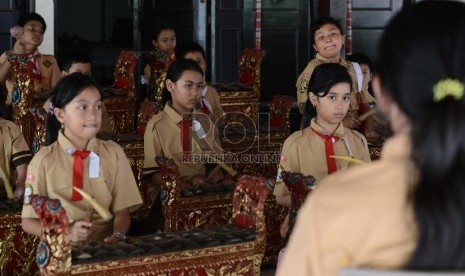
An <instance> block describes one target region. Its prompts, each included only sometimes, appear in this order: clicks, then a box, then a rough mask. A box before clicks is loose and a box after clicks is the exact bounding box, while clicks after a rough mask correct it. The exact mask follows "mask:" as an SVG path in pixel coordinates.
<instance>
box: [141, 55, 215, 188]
mask: <svg viewBox="0 0 465 276" xmlns="http://www.w3.org/2000/svg"><path fill="white" fill-rule="evenodd" d="M199 76H200V78H199ZM202 88H203V71H202V69H201V68H200V67H199V65H198V64H197V63H196V62H195V61H192V60H188V59H184V58H180V59H177V60H175V61H174V62H173V63H172V65H171V66H170V68H169V69H168V74H167V80H166V89H167V91H169V93H170V94H171V98H172V101H168V102H167V103H166V104H165V107H164V109H163V111H161V112H160V113H158V114H157V115H155V116H154V117H153V118H152V119H151V120H150V121H149V122H148V124H147V128H146V131H145V136H144V155H145V159H144V174H145V175H152V182H153V183H155V184H156V185H157V186H159V185H160V184H161V173H160V172H159V168H158V165H157V164H156V162H155V156H165V157H168V158H171V159H173V160H174V161H175V162H176V165H177V166H178V167H179V173H180V176H181V180H182V181H184V182H185V184H188V183H192V184H193V185H203V184H207V183H214V184H215V183H217V182H219V181H220V180H223V179H224V176H223V174H222V171H221V168H220V167H219V166H216V167H215V168H214V169H213V170H212V171H211V172H208V171H207V168H206V166H205V164H204V163H202V162H198V161H194V160H192V159H190V158H192V157H196V156H200V155H201V154H206V155H208V154H221V153H222V149H221V148H220V142H219V138H218V135H217V132H216V130H215V128H214V125H213V122H212V121H211V119H210V118H209V117H208V116H206V115H205V114H203V113H202V112H199V111H197V110H195V105H196V103H197V101H198V99H199V98H200V92H201V89H202ZM165 92H166V91H165ZM184 124H187V128H184V127H185V126H184ZM183 128H184V129H183ZM186 137H187V140H186ZM185 141H188V142H189V143H188V145H187V148H186V145H185Z"/></svg>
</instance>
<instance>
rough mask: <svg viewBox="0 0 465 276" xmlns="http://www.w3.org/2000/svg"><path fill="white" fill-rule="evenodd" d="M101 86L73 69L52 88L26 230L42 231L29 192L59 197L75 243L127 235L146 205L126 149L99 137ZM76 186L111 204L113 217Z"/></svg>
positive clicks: (30, 179)
mask: <svg viewBox="0 0 465 276" xmlns="http://www.w3.org/2000/svg"><path fill="white" fill-rule="evenodd" d="M97 87H98V86H97V85H96V83H95V82H94V81H93V80H92V79H91V78H90V77H88V76H85V75H83V74H81V73H74V74H71V75H68V76H66V77H64V78H63V79H62V80H61V81H60V82H59V83H58V84H57V86H56V88H55V89H54V91H53V96H52V99H51V102H52V104H53V106H54V108H53V112H51V113H50V114H49V116H48V119H47V137H46V144H47V145H48V146H46V147H44V148H42V149H40V151H39V152H38V153H37V154H36V155H35V156H34V158H33V159H32V161H31V163H30V164H29V166H28V170H27V176H26V192H25V196H24V198H25V200H24V202H25V203H24V207H23V212H22V218H23V229H24V231H26V232H27V233H30V234H33V235H36V236H40V234H41V233H40V231H41V230H40V229H41V227H40V222H39V221H38V219H37V215H36V214H35V212H34V210H33V209H32V207H31V206H30V205H28V196H29V195H30V194H39V195H42V196H48V197H50V198H53V199H59V200H60V202H61V204H62V206H63V208H64V209H65V210H66V213H67V215H68V218H69V220H70V222H71V223H72V226H71V241H73V242H78V241H85V240H93V241H99V240H105V241H106V242H110V241H114V240H117V239H121V238H124V235H125V234H126V232H127V231H128V229H129V224H130V215H129V213H130V211H132V210H134V209H136V208H137V207H138V206H139V205H140V204H141V203H142V199H141V197H140V194H139V191H138V188H137V185H136V182H135V179H134V176H133V174H132V171H131V168H130V165H129V162H128V160H127V158H126V156H125V154H124V152H123V150H122V149H121V147H120V146H119V145H118V144H116V143H115V142H112V141H102V140H99V139H97V138H95V136H96V134H97V132H98V131H99V129H100V125H101V121H102V110H101V107H102V98H101V92H100V90H98V88H97ZM60 126H61V129H60ZM73 187H80V188H81V189H83V190H84V191H86V192H88V193H89V194H91V195H92V196H93V197H94V198H95V199H96V200H97V201H98V202H99V203H101V204H102V205H103V206H104V207H106V208H108V210H109V211H110V212H111V213H112V214H113V216H114V218H113V220H111V221H109V222H105V221H103V219H102V218H101V217H100V215H99V214H98V213H96V212H95V211H94V210H93V208H92V207H91V205H90V204H89V203H88V202H87V201H85V200H83V199H82V197H81V196H80V195H79V194H78V193H76V192H74V190H73Z"/></svg>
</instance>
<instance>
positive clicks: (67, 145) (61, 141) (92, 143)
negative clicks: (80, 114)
mask: <svg viewBox="0 0 465 276" xmlns="http://www.w3.org/2000/svg"><path fill="white" fill-rule="evenodd" d="M57 141H58V145H60V147H61V148H62V149H63V150H64V151H65V152H66V153H67V154H68V155H72V154H73V152H74V151H75V150H76V147H75V146H74V145H73V143H72V142H71V141H70V140H69V139H68V138H66V136H65V135H64V134H63V132H62V131H61V130H60V131H58V139H57ZM96 149H97V138H92V139H90V140H89V143H87V147H86V150H88V151H93V152H96Z"/></svg>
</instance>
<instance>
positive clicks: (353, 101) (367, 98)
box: [296, 53, 374, 116]
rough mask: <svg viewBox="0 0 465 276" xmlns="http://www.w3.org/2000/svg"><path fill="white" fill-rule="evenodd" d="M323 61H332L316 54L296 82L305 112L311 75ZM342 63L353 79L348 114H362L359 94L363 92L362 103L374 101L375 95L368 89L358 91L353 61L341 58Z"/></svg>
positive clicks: (300, 104)
mask: <svg viewBox="0 0 465 276" xmlns="http://www.w3.org/2000/svg"><path fill="white" fill-rule="evenodd" d="M323 63H330V61H329V60H328V59H326V58H324V57H322V56H321V55H320V54H318V53H317V54H316V57H315V58H314V59H312V60H310V62H309V63H308V64H307V67H305V69H304V70H303V71H302V73H300V75H299V78H298V79H297V82H296V88H297V103H298V104H299V111H300V112H301V113H302V112H303V107H304V106H305V102H306V101H307V99H308V83H309V81H310V77H311V76H312V73H313V71H314V70H315V67H317V66H318V65H320V64H323ZM339 64H340V65H342V66H344V67H346V68H347V72H348V73H349V75H350V78H351V79H352V90H351V91H352V92H351V94H350V107H349V112H348V114H352V115H355V116H358V115H361V114H359V112H358V110H359V101H358V94H359V93H361V97H362V103H372V102H374V99H373V97H372V96H371V95H370V94H369V93H368V91H361V92H358V85H357V83H358V82H357V74H356V73H355V69H354V66H353V65H352V63H350V62H348V61H346V60H344V59H342V58H341V61H340V62H339Z"/></svg>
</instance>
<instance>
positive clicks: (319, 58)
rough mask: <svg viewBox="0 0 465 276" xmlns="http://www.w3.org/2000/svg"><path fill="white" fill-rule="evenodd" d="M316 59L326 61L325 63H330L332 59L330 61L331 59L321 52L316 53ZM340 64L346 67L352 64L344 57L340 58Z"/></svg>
mask: <svg viewBox="0 0 465 276" xmlns="http://www.w3.org/2000/svg"><path fill="white" fill-rule="evenodd" d="M316 59H318V60H320V61H322V62H324V63H330V62H331V61H329V59H327V58H325V57H323V56H322V55H320V54H319V53H316ZM339 64H340V65H342V66H344V67H349V66H350V63H349V62H347V61H346V60H345V59H343V58H342V57H341V58H340V60H339Z"/></svg>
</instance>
